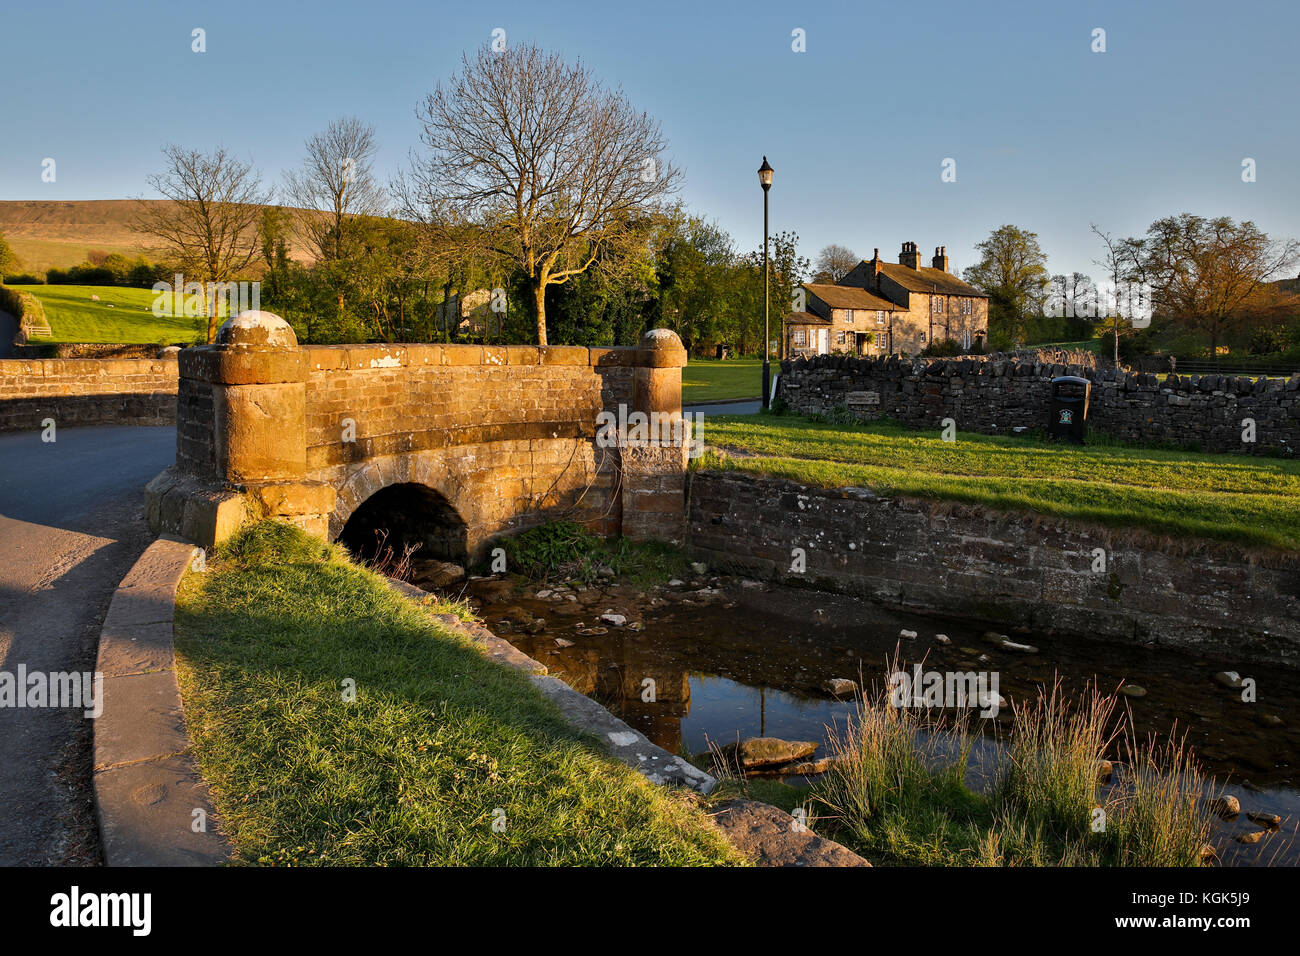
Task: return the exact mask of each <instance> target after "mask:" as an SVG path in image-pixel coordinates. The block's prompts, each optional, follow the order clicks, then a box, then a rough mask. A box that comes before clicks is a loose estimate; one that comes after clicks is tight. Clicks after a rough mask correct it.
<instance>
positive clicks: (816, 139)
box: [0, 0, 1300, 275]
mask: <svg viewBox="0 0 1300 956" xmlns="http://www.w3.org/2000/svg"><path fill="white" fill-rule="evenodd" d="M195 27H201V28H203V29H205V30H206V31H207V52H206V53H204V54H195V53H192V52H191V50H190V45H191V39H190V31H191V30H192V29H193V28H195ZM496 27H501V28H503V29H505V30H506V31H507V38H508V40H509V41H511V42H517V41H529V40H535V41H537V42H538V43H540V44H541V45H542V46H544V47H547V48H552V49H557V50H560V51H562V52H563V53H564V54H565V55H566V56H567V57H569V58H571V59H573V58H579V57H580V58H582V59H583V60H584V61H586V62H587V63H588V64H589V65H590V66H592V67H593V68H594V69H595V70H596V71H597V72H598V74H599V75H600V76H601V77H602V79H604V80H605V81H606V82H607V83H609V84H610V85H621V86H622V87H623V89H624V90H625V91H626V92H627V94H628V95H629V97H630V98H631V100H632V102H633V103H634V104H636V105H637V106H638V107H640V108H643V109H645V110H647V111H649V112H651V113H652V114H654V115H655V116H656V117H658V118H659V120H660V121H661V123H662V125H663V127H664V130H665V132H666V133H667V134H668V137H669V139H670V141H671V143H672V154H673V157H674V159H675V160H676V162H677V163H678V164H680V165H681V166H683V167H684V168H685V171H686V180H685V186H684V190H683V197H684V198H685V199H686V201H687V202H688V203H689V205H690V206H691V207H692V208H693V209H694V210H695V211H698V212H701V213H704V214H707V215H708V216H710V217H712V218H716V219H717V220H718V221H719V222H720V224H721V225H722V226H723V227H724V228H726V229H727V230H728V231H729V232H730V233H731V234H732V236H733V237H734V238H735V239H736V242H737V245H738V246H739V247H740V248H741V249H745V250H747V249H751V248H757V247H758V246H759V245H760V244H761V233H762V195H761V192H760V190H759V187H758V183H757V177H756V176H755V174H754V171H755V169H757V167H758V165H759V162H760V161H761V158H762V156H763V154H764V153H766V154H767V156H768V158H769V160H770V161H771V163H772V165H773V166H774V167H775V168H776V182H775V185H774V187H773V190H772V218H773V229H774V230H777V229H794V230H796V231H797V232H798V233H799V234H800V236H801V243H800V249H801V251H802V252H803V253H804V254H805V255H808V256H809V257H810V258H811V257H812V256H813V255H814V254H815V253H816V251H817V250H818V249H819V248H820V247H821V246H822V245H824V244H825V243H828V242H840V243H843V244H845V245H848V246H850V247H851V248H853V249H854V250H855V251H856V252H857V253H859V254H860V255H862V256H870V254H871V250H872V248H873V247H875V246H879V247H880V249H881V253H882V255H886V256H888V257H889V258H890V259H894V258H896V256H897V253H898V247H899V244H900V243H901V242H902V241H903V240H914V241H916V242H918V243H919V244H920V245H921V247H922V249H923V250H924V251H925V252H926V253H927V254H928V253H929V252H931V251H932V249H933V247H934V246H936V245H940V244H945V245H947V247H948V252H949V255H950V257H951V258H952V260H953V264H954V266H956V267H958V268H961V267H965V266H967V265H969V264H970V263H971V261H972V259H973V255H974V251H973V247H974V244H975V243H976V242H978V241H979V240H980V239H982V238H983V237H984V236H986V235H987V234H988V232H989V231H990V230H991V229H993V228H994V227H996V226H998V225H1000V224H1002V223H1004V222H1011V223H1016V224H1018V225H1022V226H1025V227H1027V228H1030V229H1033V230H1034V231H1036V232H1037V233H1038V234H1039V236H1040V239H1041V242H1042V244H1043V247H1044V249H1045V250H1046V252H1047V253H1048V256H1049V258H1050V266H1051V268H1052V270H1053V271H1054V272H1064V271H1069V270H1071V269H1076V268H1077V269H1080V270H1081V271H1085V272H1091V273H1092V274H1094V275H1099V270H1097V269H1096V268H1095V267H1094V266H1092V264H1091V260H1092V259H1094V258H1095V257H1096V256H1097V255H1098V248H1097V244H1096V243H1095V242H1094V241H1093V238H1092V237H1091V236H1090V234H1089V231H1088V224H1089V222H1090V221H1096V222H1098V223H1099V224H1100V225H1102V226H1103V227H1104V228H1106V229H1109V230H1111V231H1113V232H1116V233H1119V234H1135V233H1140V232H1142V231H1144V230H1145V228H1146V226H1147V225H1148V224H1149V223H1150V222H1151V220H1153V219H1155V218H1157V217H1159V216H1162V215H1166V214H1173V213H1179V212H1184V211H1191V212H1198V213H1202V214H1206V215H1220V214H1226V215H1230V216H1232V217H1234V218H1249V219H1254V220H1255V221H1256V222H1257V223H1258V224H1259V225H1260V227H1261V228H1263V229H1264V230H1265V231H1267V232H1269V233H1273V234H1277V235H1289V236H1297V237H1300V182H1298V178H1297V177H1298V174H1300V123H1297V93H1300V83H1297V80H1298V79H1300V67H1298V66H1297V64H1298V63H1300V57H1297V36H1300V4H1297V3H1295V2H1294V0H1290V2H1281V0H1277V2H1271V3H1264V2H1252V0H1237V2H1233V3H1223V2H1218V3H1210V2H1204V0H1191V2H1179V3H1175V2H1150V0H1143V2H1140V3H1138V2H1134V0H1124V2H1107V3H1087V2H1069V3H1062V2H1048V0H1037V2H1024V3H1008V2H1003V3H978V2H955V3H948V2H938V0H925V2H911V3H903V2H897V3H888V4H886V3H878V2H862V0H858V2H853V3H843V4H840V3H825V4H816V5H811V6H803V5H801V4H797V3H791V2H780V3H775V2H764V0H751V2H746V3H718V2H713V0H695V2H691V3H672V2H662V0H653V2H642V3H632V4H621V3H619V4H615V3H605V4H600V3H590V2H589V3H583V4H569V3H563V2H545V3H539V2H536V0H533V2H529V3H482V2H479V3H468V2H466V3H438V2H428V0H426V2H410V3H404V2H385V0H367V2H358V0H349V2H346V3H339V2H333V0H321V2H313V3H283V2H274V0H263V2H259V3H244V2H229V0H227V2H220V3H216V2H213V3H187V2H177V0H168V2H161V3H134V2H130V0H123V2H117V3H103V2H98V0H95V2H92V0H83V2H80V3H63V2H58V0H43V2H41V3H24V4H9V5H8V6H7V8H6V10H5V13H4V17H3V21H0V43H2V44H3V47H4V50H5V75H4V81H3V90H4V92H3V97H2V99H0V123H2V124H3V125H2V126H0V130H2V131H3V132H2V133H0V199H111V198H122V197H130V196H137V195H149V192H148V188H147V185H146V183H145V176H146V175H147V174H149V173H150V172H152V171H155V170H156V169H157V168H158V165H159V152H158V150H159V147H160V146H161V145H162V144H163V143H165V142H167V141H175V142H179V143H182V144H184V145H187V146H194V147H202V148H209V147H211V146H214V145H216V144H218V143H221V144H224V145H226V146H227V147H230V148H232V149H234V150H235V151H236V152H237V153H239V154H240V155H241V156H243V157H244V158H247V159H251V160H252V161H253V162H254V163H255V164H256V165H257V166H258V167H259V168H260V169H261V170H262V171H263V174H264V177H265V178H266V179H267V180H278V179H279V177H280V174H281V172H282V171H283V170H284V169H287V168H289V167H292V166H294V165H296V164H297V163H298V161H299V159H300V156H301V149H302V141H303V140H304V139H305V138H306V137H307V136H309V135H310V134H312V133H314V132H316V131H318V130H319V129H321V128H322V127H323V126H324V125H325V124H326V123H328V122H329V120H331V119H332V118H335V117H337V116H340V115H345V114H355V115H358V116H360V117H362V118H364V119H365V120H367V121H369V122H371V123H373V124H374V125H375V127H376V128H377V131H378V137H379V139H380V141H381V144H382V152H381V155H380V158H379V161H378V163H377V168H378V169H379V171H380V172H381V173H382V174H384V175H385V176H387V175H388V174H389V173H391V172H393V171H395V170H396V169H398V168H399V166H401V165H402V164H403V163H404V162H405V158H406V156H407V153H408V151H409V150H410V149H412V148H413V147H415V146H417V133H418V127H417V124H416V121H415V118H414V112H413V111H414V107H415V106H416V104H417V102H418V101H419V100H420V99H421V97H422V96H423V95H424V94H425V93H427V92H428V91H429V90H430V89H432V87H433V86H434V84H435V83H436V82H437V81H438V80H439V79H440V78H443V77H445V76H447V75H449V74H450V72H451V71H452V70H453V68H454V67H455V65H456V63H457V61H458V57H459V55H460V52H461V51H462V50H464V49H468V48H473V47H475V46H477V45H480V44H482V43H484V42H487V41H488V40H489V38H490V35H491V32H492V30H493V29H494V28H496ZM1095 27H1101V28H1104V29H1105V30H1106V41H1107V52H1105V53H1093V52H1091V50H1090V45H1091V34H1092V30H1093V29H1094V28H1095ZM795 28H802V29H803V30H805V31H806V36H807V52H805V53H794V52H792V50H791V31H792V30H793V29H795ZM47 156H48V157H53V158H54V159H55V160H56V161H57V163H58V181H57V182H56V183H54V184H46V183H42V182H41V179H40V173H41V160H42V159H43V158H44V157H47ZM946 157H951V158H953V159H954V160H956V171H957V181H956V182H955V183H943V182H941V181H940V164H941V162H942V161H943V159H944V158H946ZM1244 157H1252V158H1254V159H1255V160H1256V161H1257V175H1258V179H1257V181H1256V182H1254V183H1249V184H1248V183H1243V182H1242V181H1241V162H1242V159H1243V158H1244Z"/></svg>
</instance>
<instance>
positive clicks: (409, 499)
mask: <svg viewBox="0 0 1300 956" xmlns="http://www.w3.org/2000/svg"><path fill="white" fill-rule="evenodd" d="M468 533H469V525H468V524H467V523H466V521H465V519H464V518H463V517H461V514H460V512H459V511H458V510H457V509H456V506H455V505H454V504H453V503H452V502H451V501H449V500H448V499H447V497H446V496H445V495H443V494H442V493H441V492H439V491H438V490H437V489H435V488H431V487H429V486H428V485H424V484H420V483H419V482H414V481H399V482H394V483H393V484H390V485H385V486H384V487H383V488H381V489H379V490H378V491H376V492H375V493H374V494H373V495H371V496H370V497H369V498H367V499H366V500H365V501H363V502H361V504H360V505H359V506H357V507H356V508H355V509H354V510H353V511H352V514H351V515H349V516H348V518H347V520H346V521H345V522H344V523H343V527H342V529H341V530H340V532H339V534H338V541H339V543H340V544H342V545H343V546H344V547H346V548H347V549H348V550H349V551H350V552H352V553H353V554H354V555H357V556H359V557H361V558H366V559H369V558H372V557H374V556H375V555H376V554H378V553H379V552H380V551H381V550H382V549H384V548H392V551H393V554H395V555H398V556H400V555H402V554H404V553H405V552H406V550H407V549H408V548H412V549H414V550H413V556H414V557H415V558H417V559H422V558H436V559H438V560H440V561H454V562H457V563H463V562H464V561H465V560H466V558H467V557H468V555H469V541H468Z"/></svg>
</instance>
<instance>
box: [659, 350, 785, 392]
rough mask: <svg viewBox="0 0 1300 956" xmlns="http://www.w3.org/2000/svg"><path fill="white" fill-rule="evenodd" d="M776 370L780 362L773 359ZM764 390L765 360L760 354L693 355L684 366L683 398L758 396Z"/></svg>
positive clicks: (774, 372) (774, 370) (775, 370)
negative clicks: (758, 357) (748, 356)
mask: <svg viewBox="0 0 1300 956" xmlns="http://www.w3.org/2000/svg"><path fill="white" fill-rule="evenodd" d="M772 364H773V372H772V374H774V375H775V374H776V372H777V371H779V364H778V363H776V362H773V363H772ZM762 391H763V360H762V359H756V358H738V359H723V360H722V361H721V362H719V361H718V360H717V359H698V358H693V359H691V361H690V364H689V365H687V366H686V368H684V369H682V401H683V402H723V401H727V400H729V399H735V398H752V399H757V398H759V397H760V393H761V392H762Z"/></svg>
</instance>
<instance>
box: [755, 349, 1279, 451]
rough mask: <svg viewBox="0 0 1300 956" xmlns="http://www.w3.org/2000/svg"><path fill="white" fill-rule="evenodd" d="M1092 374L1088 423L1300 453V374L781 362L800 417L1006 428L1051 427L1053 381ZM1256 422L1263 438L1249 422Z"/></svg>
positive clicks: (1165, 440) (1109, 430)
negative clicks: (834, 415) (842, 413)
mask: <svg viewBox="0 0 1300 956" xmlns="http://www.w3.org/2000/svg"><path fill="white" fill-rule="evenodd" d="M1058 375H1079V376H1082V377H1084V378H1088V379H1090V380H1091V381H1092V397H1091V401H1090V404H1089V411H1088V427H1089V428H1090V429H1094V430H1096V431H1099V432H1102V433H1105V434H1107V435H1111V436H1113V437H1115V438H1120V439H1123V440H1126V441H1133V442H1140V443H1144V444H1171V445H1181V446H1189V447H1195V448H1199V449H1200V450H1203V451H1210V452H1237V453H1246V454H1275V455H1284V456H1287V457H1291V456H1294V455H1295V454H1297V451H1298V450H1300V375H1295V376H1292V377H1291V378H1290V379H1276V378H1273V379H1270V378H1247V377H1245V376H1231V375H1165V376H1157V375H1155V374H1152V373H1136V372H1126V371H1123V370H1121V369H1100V370H1098V369H1087V368H1081V367H1078V366H1069V365H1051V364H1045V363H1041V362H1027V361H1020V360H1016V359H1010V358H1007V359H1002V358H987V359H981V358H960V359H931V360H924V359H919V360H911V359H899V358H895V357H885V358H863V359H857V358H853V357H847V356H836V355H821V356H815V357H813V358H810V359H796V360H794V361H785V362H782V363H781V380H780V382H779V384H778V395H779V397H780V398H781V399H783V400H784V401H785V402H786V403H787V404H788V405H789V407H790V408H791V409H792V410H793V411H795V412H798V413H800V414H826V413H828V412H831V411H833V410H835V409H844V408H847V409H848V410H850V411H851V412H852V413H854V414H855V415H857V416H858V417H860V418H862V419H864V420H868V421H871V420H877V419H881V418H889V419H895V420H897V421H900V422H903V423H905V424H907V425H912V426H916V427H927V428H937V427H939V425H940V423H941V422H942V420H943V419H944V418H952V419H953V420H954V421H955V422H956V423H957V428H958V429H961V430H968V431H976V432H985V433H990V434H1005V433H1009V432H1012V431H1013V430H1015V429H1023V428H1029V429H1041V428H1045V427H1046V426H1047V421H1048V404H1049V401H1050V398H1051V389H1052V385H1051V382H1052V379H1053V378H1054V377H1056V376H1058ZM1247 419H1249V420H1250V421H1252V422H1253V423H1254V429H1253V432H1254V439H1255V440H1254V441H1253V442H1251V441H1243V434H1244V433H1248V428H1247V425H1246V424H1244V423H1245V420H1247Z"/></svg>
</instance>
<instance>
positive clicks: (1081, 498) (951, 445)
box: [694, 416, 1300, 549]
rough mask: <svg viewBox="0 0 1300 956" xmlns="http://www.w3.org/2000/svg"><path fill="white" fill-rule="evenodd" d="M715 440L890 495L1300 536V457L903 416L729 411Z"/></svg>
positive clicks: (1265, 542)
mask: <svg viewBox="0 0 1300 956" xmlns="http://www.w3.org/2000/svg"><path fill="white" fill-rule="evenodd" d="M704 428H705V431H704V435H703V437H704V439H705V440H706V441H707V442H708V443H709V444H710V445H712V446H720V447H723V448H729V449H738V450H741V451H744V452H747V453H750V455H751V456H752V457H739V456H730V455H727V456H719V455H716V454H706V455H705V456H703V457H701V458H700V459H697V460H696V462H695V463H694V467H697V468H718V469H733V470H740V471H750V472H758V473H762V474H768V475H774V476H777V477H781V478H788V479H791V480H793V481H798V482H802V483H804V484H809V485H814V486H819V487H827V488H836V487H845V486H865V487H869V488H872V489H873V490H875V491H876V492H877V493H878V494H882V495H896V496H905V497H913V498H923V499H930V500H946V501H957V502H964V503H968V504H975V505H982V506H987V507H989V508H993V509H997V510H1009V511H1030V512H1036V513H1038V514H1044V515H1051V516H1054V517H1061V518H1073V519H1078V520H1081V521H1088V522H1094V523H1099V524H1103V525H1108V526H1112V527H1116V528H1138V529H1143V530H1145V531H1149V532H1154V533H1156V534H1158V535H1165V536H1171V537H1187V536H1192V537H1197V538H1212V539H1217V540H1222V541H1231V542H1235V543H1238V544H1243V545H1248V546H1261V547H1271V548H1283V549H1295V548H1297V547H1300V462H1296V461H1289V460H1283V459H1274V458H1255V457H1246V456H1240V455H1209V454H1199V453H1195V452H1186V451H1172V450H1152V449H1142V448H1134V447H1130V446H1120V445H1115V444H1111V443H1105V444H1097V445H1084V446H1081V447H1079V446H1070V445H1061V444H1054V443H1049V442H1046V441H1042V440H1040V439H1038V438H1034V437H1023V438H1012V437H993V436H988V435H978V434H974V433H967V432H959V433H958V435H957V440H956V441H955V442H945V441H943V440H942V438H941V437H940V433H939V432H938V431H913V430H909V429H906V428H904V427H902V426H899V425H894V424H887V423H872V424H861V425H841V424H829V423H825V422H815V421H811V420H809V419H804V418H797V417H789V416H744V417H741V416H730V417H728V416H717V417H713V418H710V419H709V420H708V422H707V423H705V426H704Z"/></svg>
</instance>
